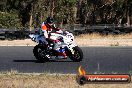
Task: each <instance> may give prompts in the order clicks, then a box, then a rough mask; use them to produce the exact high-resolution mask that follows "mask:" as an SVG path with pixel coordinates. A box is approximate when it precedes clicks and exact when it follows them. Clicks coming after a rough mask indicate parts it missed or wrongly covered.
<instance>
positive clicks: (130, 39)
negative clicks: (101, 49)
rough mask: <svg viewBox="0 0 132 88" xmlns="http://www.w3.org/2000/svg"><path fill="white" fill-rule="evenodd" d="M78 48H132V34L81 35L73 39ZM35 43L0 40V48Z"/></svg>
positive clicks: (32, 44)
mask: <svg viewBox="0 0 132 88" xmlns="http://www.w3.org/2000/svg"><path fill="white" fill-rule="evenodd" d="M75 42H76V43H77V45H79V46H132V34H122V35H107V36H104V35H100V34H95V33H94V34H82V35H80V36H76V37H75ZM36 44H37V43H35V42H33V41H32V40H31V39H25V40H12V41H9V40H0V46H35V45H36Z"/></svg>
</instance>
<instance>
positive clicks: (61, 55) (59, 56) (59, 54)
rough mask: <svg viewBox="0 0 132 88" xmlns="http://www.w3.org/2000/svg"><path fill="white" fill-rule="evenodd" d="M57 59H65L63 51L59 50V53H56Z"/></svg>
mask: <svg viewBox="0 0 132 88" xmlns="http://www.w3.org/2000/svg"><path fill="white" fill-rule="evenodd" d="M58 58H59V59H66V58H67V55H66V53H65V50H64V49H60V50H59V52H58Z"/></svg>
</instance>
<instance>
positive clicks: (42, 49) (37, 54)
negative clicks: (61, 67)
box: [33, 45, 49, 62]
mask: <svg viewBox="0 0 132 88" xmlns="http://www.w3.org/2000/svg"><path fill="white" fill-rule="evenodd" d="M39 50H40V51H39ZM45 51H46V48H45V47H44V46H43V45H36V46H35V47H34V49H33V54H34V56H35V58H36V59H37V60H38V61H39V62H46V61H48V60H49V58H47V57H46V54H44V53H46V52H45Z"/></svg>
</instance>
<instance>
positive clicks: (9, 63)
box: [0, 46, 132, 74]
mask: <svg viewBox="0 0 132 88" xmlns="http://www.w3.org/2000/svg"><path fill="white" fill-rule="evenodd" d="M81 48H82V50H83V53H84V59H83V61H82V62H72V61H71V60H65V61H50V62H46V63H38V62H37V61H36V59H35V57H34V56H33V53H32V49H33V46H0V71H1V72H3V71H11V70H17V71H18V72H24V73H32V72H34V73H42V72H50V73H63V74H64V73H76V72H77V69H78V67H79V66H80V65H81V66H82V67H83V68H84V69H85V70H86V72H87V73H95V72H96V73H97V72H98V73H132V47H81Z"/></svg>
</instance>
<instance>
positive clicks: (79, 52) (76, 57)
mask: <svg viewBox="0 0 132 88" xmlns="http://www.w3.org/2000/svg"><path fill="white" fill-rule="evenodd" d="M73 50H74V54H70V55H69V58H70V59H71V60H72V61H74V62H80V61H82V59H83V52H82V50H81V49H80V48H79V47H78V46H76V47H73Z"/></svg>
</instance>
